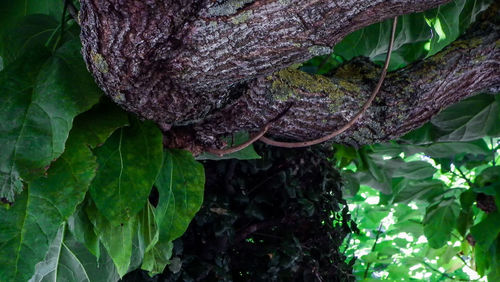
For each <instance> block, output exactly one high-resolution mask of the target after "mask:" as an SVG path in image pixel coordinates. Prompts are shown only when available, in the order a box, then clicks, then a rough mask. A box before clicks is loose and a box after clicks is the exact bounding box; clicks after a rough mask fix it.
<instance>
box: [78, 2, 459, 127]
mask: <svg viewBox="0 0 500 282" xmlns="http://www.w3.org/2000/svg"><path fill="white" fill-rule="evenodd" d="M448 1H449V0H424V1H414V0H349V1H338V0H243V1H234V0H227V1H212V0H165V1H137V0H135V1H119V0H82V1H81V9H80V21H81V27H82V34H81V39H82V43H83V55H84V58H85V60H86V62H87V65H88V67H89V70H90V71H91V72H92V74H93V75H94V77H95V78H96V80H97V82H98V84H99V86H100V87H101V88H102V89H103V90H104V91H105V92H106V94H107V95H108V96H110V97H111V98H112V99H113V100H114V101H115V102H116V103H118V104H120V105H121V106H122V107H123V108H125V109H127V110H129V111H131V112H134V113H136V114H138V115H140V116H142V117H144V118H147V119H151V120H154V121H156V122H157V123H158V124H159V125H160V126H161V127H162V128H165V129H168V128H170V127H172V126H182V125H189V124H194V123H197V122H199V121H201V120H203V119H204V118H205V117H206V116H207V115H209V114H212V113H214V112H216V111H218V110H220V109H221V108H222V107H225V106H227V105H228V104H231V102H233V101H235V100H236V99H237V98H238V97H239V96H241V94H242V88H245V87H246V84H247V82H249V81H251V80H252V79H255V78H257V77H265V76H266V75H270V74H272V73H274V72H275V71H278V70H280V69H283V68H285V67H287V66H290V65H292V64H293V63H298V62H303V61H306V60H308V59H310V58H312V57H313V56H316V55H320V54H325V53H328V52H330V50H331V47H332V46H333V45H335V44H336V43H337V42H339V41H340V40H341V39H342V38H343V37H344V36H346V35H347V34H349V33H350V32H352V31H354V30H357V29H359V28H361V27H364V26H367V25H370V24H372V23H376V22H379V21H382V20H384V19H387V18H392V17H394V16H397V15H400V14H405V13H411V12H417V11H422V10H426V9H430V8H433V7H436V6H437V5H439V4H443V3H446V2H448Z"/></svg>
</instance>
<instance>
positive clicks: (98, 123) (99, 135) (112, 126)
mask: <svg viewBox="0 0 500 282" xmlns="http://www.w3.org/2000/svg"><path fill="white" fill-rule="evenodd" d="M127 125H129V121H128V116H127V113H126V112H125V111H123V110H122V109H121V108H119V107H118V106H117V105H115V104H113V103H111V102H109V101H108V100H106V99H105V100H104V101H102V102H100V103H99V104H97V105H95V106H94V107H93V108H92V109H90V110H89V111H87V112H85V113H83V114H81V115H79V116H78V117H77V118H76V120H75V127H78V128H79V131H80V132H82V134H81V136H82V137H83V139H84V141H82V142H85V143H86V144H88V145H89V146H90V147H91V148H92V149H95V148H96V147H99V146H101V145H102V144H104V142H105V141H106V140H107V139H108V138H109V137H110V136H111V134H113V132H115V131H116V130H117V129H118V128H121V127H124V126H127Z"/></svg>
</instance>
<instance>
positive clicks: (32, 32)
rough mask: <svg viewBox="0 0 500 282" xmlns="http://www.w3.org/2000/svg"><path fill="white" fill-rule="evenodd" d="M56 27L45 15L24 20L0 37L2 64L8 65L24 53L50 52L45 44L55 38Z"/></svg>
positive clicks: (54, 22) (51, 19) (54, 21)
mask: <svg viewBox="0 0 500 282" xmlns="http://www.w3.org/2000/svg"><path fill="white" fill-rule="evenodd" d="M57 27H58V22H57V21H56V20H55V19H54V18H52V17H50V16H47V15H31V16H28V17H26V18H24V19H23V20H22V21H21V22H19V23H18V24H17V25H16V26H14V27H13V28H12V29H10V30H8V32H6V33H5V34H3V36H1V37H0V38H1V41H0V42H1V43H0V56H1V57H2V58H3V63H4V64H5V65H9V64H10V63H12V62H14V61H15V60H16V59H17V58H19V57H20V56H22V55H23V54H25V53H26V52H33V51H36V52H40V49H43V50H44V51H50V49H49V48H48V46H47V43H50V42H49V41H51V39H55V38H56V37H57V36H55V35H56V33H57V30H58V29H57ZM54 41H55V40H54Z"/></svg>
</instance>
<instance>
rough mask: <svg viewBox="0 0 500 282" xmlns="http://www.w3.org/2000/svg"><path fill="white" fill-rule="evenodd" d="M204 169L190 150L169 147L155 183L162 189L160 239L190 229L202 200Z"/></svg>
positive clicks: (159, 213) (157, 214) (175, 236)
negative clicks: (189, 226)
mask: <svg viewBox="0 0 500 282" xmlns="http://www.w3.org/2000/svg"><path fill="white" fill-rule="evenodd" d="M204 185H205V172H204V169H203V166H202V165H201V164H200V163H199V162H197V161H195V160H194V158H193V156H192V155H191V153H190V152H187V151H182V150H175V149H171V150H167V151H166V152H165V156H164V161H163V167H162V169H161V172H160V175H159V176H158V180H157V181H156V187H157V188H158V192H159V193H160V197H159V202H158V206H157V207H156V211H155V213H156V220H157V221H158V226H159V227H160V242H167V241H172V240H174V239H176V238H178V237H180V236H181V235H182V234H183V233H184V232H185V231H186V229H187V227H188V225H189V223H190V222H191V220H192V219H193V217H194V215H195V214H196V212H198V210H199V209H200V207H201V204H202V202H203V190H204Z"/></svg>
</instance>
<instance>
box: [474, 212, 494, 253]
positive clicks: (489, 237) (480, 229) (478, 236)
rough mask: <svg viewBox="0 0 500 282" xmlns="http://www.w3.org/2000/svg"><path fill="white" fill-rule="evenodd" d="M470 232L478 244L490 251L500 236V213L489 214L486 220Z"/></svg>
mask: <svg viewBox="0 0 500 282" xmlns="http://www.w3.org/2000/svg"><path fill="white" fill-rule="evenodd" d="M470 232H471V234H472V237H474V239H475V240H476V244H479V245H481V246H482V247H483V248H484V249H488V248H489V247H490V246H491V244H492V243H493V241H494V240H495V239H496V238H497V237H498V234H500V212H498V211H497V212H494V213H491V214H488V215H487V216H486V217H485V219H483V220H482V221H481V222H479V223H478V224H476V225H474V226H473V227H472V228H471V229H470Z"/></svg>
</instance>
